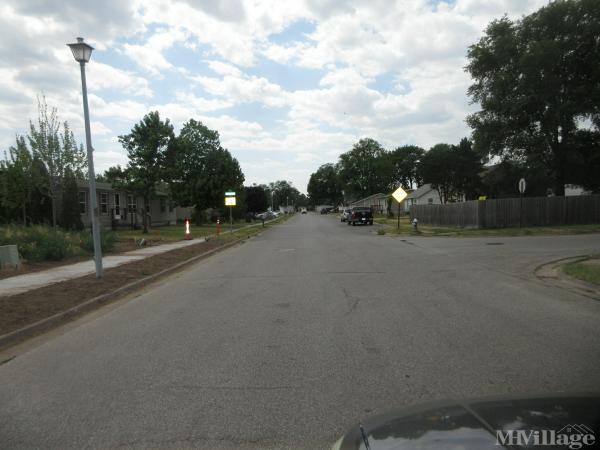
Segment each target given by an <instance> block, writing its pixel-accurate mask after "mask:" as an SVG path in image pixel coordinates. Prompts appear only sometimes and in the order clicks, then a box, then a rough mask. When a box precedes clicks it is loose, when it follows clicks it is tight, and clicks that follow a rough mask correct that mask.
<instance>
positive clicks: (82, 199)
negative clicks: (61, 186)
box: [79, 191, 87, 214]
mask: <svg viewBox="0 0 600 450" xmlns="http://www.w3.org/2000/svg"><path fill="white" fill-rule="evenodd" d="M86 211H87V196H86V195H85V191H79V212H80V213H81V214H85V212H86Z"/></svg>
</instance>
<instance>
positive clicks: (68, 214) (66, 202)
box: [59, 168, 83, 230]
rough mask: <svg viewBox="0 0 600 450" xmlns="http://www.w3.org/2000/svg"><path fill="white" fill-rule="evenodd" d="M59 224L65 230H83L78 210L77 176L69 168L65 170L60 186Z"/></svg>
mask: <svg viewBox="0 0 600 450" xmlns="http://www.w3.org/2000/svg"><path fill="white" fill-rule="evenodd" d="M59 223H60V226H61V227H62V228H65V229H67V230H83V222H82V221H81V214H80V212H79V188H78V187H77V178H76V177H75V174H74V173H73V172H72V171H71V169H70V168H67V169H66V170H65V176H64V180H63V188H62V208H61V214H60V222H59Z"/></svg>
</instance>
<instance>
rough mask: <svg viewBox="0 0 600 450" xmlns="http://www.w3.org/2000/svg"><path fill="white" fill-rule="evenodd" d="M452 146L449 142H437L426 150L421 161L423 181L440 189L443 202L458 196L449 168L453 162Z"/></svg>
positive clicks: (420, 168)
mask: <svg viewBox="0 0 600 450" xmlns="http://www.w3.org/2000/svg"><path fill="white" fill-rule="evenodd" d="M453 162H454V161H453V157H452V147H451V146H450V145H448V144H436V145H434V146H433V147H431V148H430V149H429V151H427V152H425V154H424V155H423V156H422V157H421V162H420V163H419V173H420V174H421V175H422V176H423V182H425V183H431V187H432V188H433V189H435V190H437V191H438V194H439V196H440V200H441V202H442V203H448V201H450V200H453V199H454V198H456V194H457V193H456V192H455V190H454V187H453V185H452V180H453V176H452V173H451V172H450V170H449V168H450V167H452V164H453Z"/></svg>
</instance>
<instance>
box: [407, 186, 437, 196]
mask: <svg viewBox="0 0 600 450" xmlns="http://www.w3.org/2000/svg"><path fill="white" fill-rule="evenodd" d="M431 191H433V188H432V187H431V183H426V184H424V185H423V186H421V187H418V188H417V189H415V190H414V191H412V192H411V193H410V194H408V195H407V196H406V198H407V199H408V198H421V197H423V196H424V195H427V194H428V193H429V192H431Z"/></svg>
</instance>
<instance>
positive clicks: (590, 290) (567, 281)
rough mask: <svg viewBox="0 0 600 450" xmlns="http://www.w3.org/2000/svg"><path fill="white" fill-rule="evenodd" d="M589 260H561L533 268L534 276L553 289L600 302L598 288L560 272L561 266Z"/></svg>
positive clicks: (599, 289)
mask: <svg viewBox="0 0 600 450" xmlns="http://www.w3.org/2000/svg"><path fill="white" fill-rule="evenodd" d="M587 259H589V256H587V255H581V256H572V257H568V258H561V259H557V260H554V261H550V262H547V263H544V264H541V265H539V266H538V267H536V268H535V270H534V274H535V276H536V277H537V278H538V279H539V280H540V281H542V282H544V283H547V284H550V285H552V286H555V287H560V288H562V289H565V290H568V291H571V292H575V293H576V294H579V295H583V296H585V297H588V298H592V299H594V300H600V287H599V286H596V285H594V284H592V283H587V282H585V281H583V280H579V279H577V278H574V277H571V276H569V275H567V274H565V273H564V272H563V271H562V266H564V265H565V264H569V263H573V262H581V261H585V260H587Z"/></svg>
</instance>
